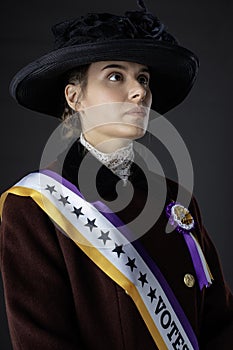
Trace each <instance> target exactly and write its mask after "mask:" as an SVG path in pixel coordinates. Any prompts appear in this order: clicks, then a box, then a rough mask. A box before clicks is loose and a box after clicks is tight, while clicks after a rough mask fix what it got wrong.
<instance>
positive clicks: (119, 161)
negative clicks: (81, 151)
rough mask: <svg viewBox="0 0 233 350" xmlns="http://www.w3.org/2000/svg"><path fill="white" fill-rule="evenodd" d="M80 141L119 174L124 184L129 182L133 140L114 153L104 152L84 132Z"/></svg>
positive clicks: (132, 158)
mask: <svg viewBox="0 0 233 350" xmlns="http://www.w3.org/2000/svg"><path fill="white" fill-rule="evenodd" d="M80 143H81V144H82V145H83V146H84V147H85V148H86V149H87V150H88V151H89V152H90V153H91V154H92V155H93V156H94V157H95V158H97V159H98V160H99V161H100V162H101V163H103V164H104V165H105V166H106V167H108V168H109V169H110V170H111V171H112V172H113V173H114V174H116V175H117V176H119V177H120V178H121V179H122V180H123V182H124V185H126V184H127V181H128V177H129V175H130V167H131V164H132V162H133V160H134V151H133V142H130V144H129V145H128V146H126V147H122V148H119V149H117V150H116V151H114V152H112V153H103V152H100V151H99V150H97V149H96V148H95V147H94V146H92V145H91V144H90V143H89V142H87V141H86V139H85V138H84V136H83V134H82V133H81V135H80Z"/></svg>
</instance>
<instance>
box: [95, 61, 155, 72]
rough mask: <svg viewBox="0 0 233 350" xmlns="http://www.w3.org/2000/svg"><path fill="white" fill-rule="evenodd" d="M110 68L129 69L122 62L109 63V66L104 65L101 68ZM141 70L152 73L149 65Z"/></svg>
mask: <svg viewBox="0 0 233 350" xmlns="http://www.w3.org/2000/svg"><path fill="white" fill-rule="evenodd" d="M108 68H117V69H123V70H125V71H126V70H127V68H126V67H125V66H123V65H121V64H114V63H113V64H108V65H107V66H105V67H103V68H102V69H101V71H103V70H104V69H108ZM139 72H146V73H150V71H149V69H148V68H147V67H142V68H141V69H140V70H139Z"/></svg>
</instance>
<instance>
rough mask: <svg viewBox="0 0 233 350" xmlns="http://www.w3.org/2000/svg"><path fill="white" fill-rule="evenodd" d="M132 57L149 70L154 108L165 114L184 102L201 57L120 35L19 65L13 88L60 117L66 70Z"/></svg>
mask: <svg viewBox="0 0 233 350" xmlns="http://www.w3.org/2000/svg"><path fill="white" fill-rule="evenodd" d="M113 60H114V61H130V62H137V63H140V64H144V65H147V66H148V67H149V69H150V74H151V79H150V81H151V83H150V89H151V92H152V100H153V102H152V109H153V110H155V111H157V112H159V113H161V114H164V113H166V112H167V111H169V110H170V109H172V108H174V107H175V106H177V105H178V104H179V103H181V102H182V101H183V100H184V99H185V97H186V96H187V94H188V93H189V91H190V89H191V88H192V86H193V83H194V81H195V79H196V75H197V71H198V66H199V63H198V59H197V57H196V56H195V55H194V54H193V53H192V52H191V51H189V50H187V49H185V48H183V47H181V46H178V45H174V44H169V43H164V42H159V41H157V42H156V41H155V40H152V39H122V40H119V39H117V40H111V41H107V40H105V41H102V42H97V43H89V44H82V45H76V46H69V47H64V48H61V49H58V50H55V51H52V52H50V53H48V54H46V55H44V56H42V57H41V58H39V59H37V60H36V61H34V62H32V63H30V64H29V65H27V66H26V67H24V68H23V69H22V70H20V71H19V72H18V73H17V74H16V75H15V76H14V78H13V79H12V81H11V85H10V93H11V95H12V96H13V97H14V99H15V100H16V101H17V102H18V103H19V104H20V105H22V106H24V107H26V108H29V109H31V110H34V111H37V112H40V113H45V114H48V115H52V116H55V117H60V116H61V115H62V113H63V110H64V101H65V100H64V87H65V84H66V81H65V78H64V77H65V76H66V74H65V73H66V72H67V71H69V70H71V69H73V68H75V67H78V66H80V65H85V64H89V63H92V62H97V61H113Z"/></svg>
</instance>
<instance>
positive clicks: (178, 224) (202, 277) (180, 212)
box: [166, 202, 211, 290]
mask: <svg viewBox="0 0 233 350" xmlns="http://www.w3.org/2000/svg"><path fill="white" fill-rule="evenodd" d="M166 215H167V217H168V218H169V223H170V224H171V225H172V226H173V227H174V228H175V230H176V231H177V232H179V233H181V234H182V235H183V237H184V240H185V242H186V244H187V247H188V249H189V252H190V255H191V258H192V262H193V266H194V269H195V272H196V276H197V280H198V284H199V287H200V290H202V289H203V287H209V286H210V284H211V276H210V274H209V269H208V265H207V262H206V260H205V257H204V255H203V253H202V251H201V247H200V246H199V248H198V244H199V243H198V242H197V240H196V238H195V237H194V236H193V235H192V233H191V230H192V229H193V227H194V226H195V222H194V219H193V217H192V216H191V214H190V212H189V211H188V209H186V208H185V207H184V206H182V205H181V204H180V203H177V202H171V203H170V204H169V205H168V206H167V207H166ZM186 217H187V219H186Z"/></svg>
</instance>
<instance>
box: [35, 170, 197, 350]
mask: <svg viewBox="0 0 233 350" xmlns="http://www.w3.org/2000/svg"><path fill="white" fill-rule="evenodd" d="M40 172H41V173H43V174H44V175H47V176H50V177H52V178H53V179H55V180H56V181H58V182H60V183H62V184H63V185H64V186H65V187H67V188H68V189H69V190H71V191H72V192H74V193H75V194H77V195H78V196H79V197H81V198H83V199H84V197H83V195H82V194H81V193H80V191H79V190H78V189H77V187H76V186H74V185H73V184H72V183H70V182H69V181H67V180H66V179H64V178H63V177H62V176H60V175H59V174H57V173H55V172H53V171H51V170H42V171H40ZM91 204H92V205H93V206H94V207H95V208H96V209H98V210H99V211H100V212H101V214H102V215H103V216H104V217H105V218H106V219H108V220H109V221H110V222H111V223H112V224H113V225H114V226H115V227H118V228H119V231H121V233H122V234H123V235H124V236H125V237H126V238H127V239H128V240H129V241H130V242H131V244H132V245H133V246H134V248H135V249H136V250H137V252H138V253H139V255H140V256H141V257H142V259H143V260H144V262H145V263H146V264H147V266H148V267H149V268H150V270H151V271H152V272H153V274H154V275H155V277H156V278H157V280H158V281H159V283H160V284H161V286H162V288H163V290H164V292H165V294H166V295H167V297H168V300H169V301H170V303H171V305H172V307H173V309H174V310H175V312H176V315H177V316H178V319H179V320H180V323H181V324H182V326H183V328H184V330H185V332H186V334H187V336H188V338H189V340H190V342H191V344H192V345H193V348H194V349H195V350H198V349H199V346H198V342H197V338H196V335H195V333H194V331H193V329H192V327H191V325H190V323H189V321H188V319H187V317H186V315H185V313H184V311H183V309H182V307H181V306H180V304H179V302H178V300H177V299H176V297H175V295H174V293H173V291H172V290H171V288H170V286H169V285H168V283H167V281H166V280H165V278H164V276H163V274H162V273H161V271H160V270H159V268H158V267H157V265H156V263H155V262H154V260H152V258H151V257H150V256H149V255H148V253H147V252H146V250H145V249H144V247H143V246H142V245H141V243H140V241H139V240H135V241H132V239H131V238H132V237H133V234H132V233H131V231H130V230H129V229H128V227H127V226H126V225H125V224H124V223H123V222H122V221H121V219H120V218H119V217H118V216H117V215H116V214H115V213H113V212H112V211H111V210H110V209H109V208H108V207H107V206H106V205H105V204H104V203H102V202H101V201H96V202H93V203H91Z"/></svg>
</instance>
